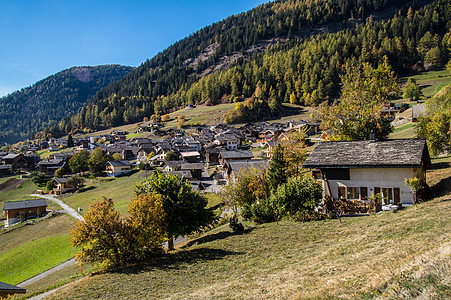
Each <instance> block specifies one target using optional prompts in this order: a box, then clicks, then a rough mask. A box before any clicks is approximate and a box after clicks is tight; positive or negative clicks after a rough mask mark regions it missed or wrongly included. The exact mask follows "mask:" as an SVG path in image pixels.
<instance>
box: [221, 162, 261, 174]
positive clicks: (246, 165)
mask: <svg viewBox="0 0 451 300" xmlns="http://www.w3.org/2000/svg"><path fill="white" fill-rule="evenodd" d="M226 166H229V167H230V168H231V169H232V170H233V171H234V172H238V171H242V172H243V171H245V170H249V169H257V170H262V169H265V168H266V167H267V166H268V160H266V159H251V160H247V161H230V162H227V163H226Z"/></svg>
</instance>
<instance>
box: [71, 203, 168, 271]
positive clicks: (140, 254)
mask: <svg viewBox="0 0 451 300" xmlns="http://www.w3.org/2000/svg"><path fill="white" fill-rule="evenodd" d="M128 212H129V216H128V217H126V218H123V217H121V215H120V214H119V212H118V211H116V210H115V208H114V202H113V200H112V199H110V198H104V199H103V200H101V201H98V202H94V203H93V204H91V205H90V207H89V210H88V211H87V212H86V214H85V216H84V221H78V222H77V223H76V224H75V227H74V228H73V229H72V230H71V235H72V238H71V243H72V245H73V246H74V247H78V248H80V252H79V253H77V255H76V259H77V260H79V261H80V262H81V263H87V262H91V263H98V264H99V265H100V266H102V267H115V266H119V265H123V264H125V263H129V262H134V261H139V260H142V259H144V258H146V257H149V256H151V255H154V254H156V253H160V252H161V251H162V246H161V244H162V242H163V239H164V235H163V233H164V232H165V228H166V214H165V212H164V210H163V204H162V197H161V196H159V195H156V194H147V195H140V196H138V197H135V198H134V199H133V200H132V201H131V203H130V205H129V208H128Z"/></svg>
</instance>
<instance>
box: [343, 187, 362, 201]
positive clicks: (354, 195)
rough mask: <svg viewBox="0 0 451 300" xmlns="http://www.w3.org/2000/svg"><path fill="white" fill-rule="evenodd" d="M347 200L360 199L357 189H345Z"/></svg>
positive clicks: (358, 189)
mask: <svg viewBox="0 0 451 300" xmlns="http://www.w3.org/2000/svg"><path fill="white" fill-rule="evenodd" d="M346 195H347V197H346V198H347V199H360V188H359V187H347V194H346Z"/></svg>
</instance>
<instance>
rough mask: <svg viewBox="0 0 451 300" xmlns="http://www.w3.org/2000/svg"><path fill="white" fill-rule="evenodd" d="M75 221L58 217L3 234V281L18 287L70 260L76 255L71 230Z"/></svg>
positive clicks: (0, 257)
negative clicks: (71, 241)
mask: <svg viewBox="0 0 451 300" xmlns="http://www.w3.org/2000/svg"><path fill="white" fill-rule="evenodd" d="M73 224H74V220H73V218H71V217H70V216H68V215H59V216H56V217H53V218H50V219H46V220H43V221H41V222H38V223H34V224H32V225H23V226H19V227H17V228H14V229H13V230H8V231H1V232H0V265H1V266H2V267H1V268H0V281H2V282H8V283H10V284H18V283H20V282H22V281H25V280H27V279H29V278H31V277H33V276H35V275H38V274H40V273H42V272H44V271H46V270H48V269H51V268H53V267H55V266H57V265H59V264H61V263H63V262H65V261H67V260H69V259H71V258H72V257H73V256H74V255H75V252H76V249H74V248H72V247H71V246H70V244H69V238H70V235H69V232H68V230H69V229H70V228H71V227H72V226H73Z"/></svg>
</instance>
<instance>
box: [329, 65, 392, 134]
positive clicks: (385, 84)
mask: <svg viewBox="0 0 451 300" xmlns="http://www.w3.org/2000/svg"><path fill="white" fill-rule="evenodd" d="M341 79H342V84H343V86H342V89H341V98H340V101H339V102H338V103H335V104H334V105H332V106H329V105H324V106H323V107H322V108H321V115H322V119H323V122H322V127H323V128H324V129H329V130H332V132H333V134H332V135H331V137H332V139H334V140H366V139H369V138H370V133H371V132H373V133H374V134H375V137H376V138H377V139H386V138H387V137H388V135H389V134H390V132H391V131H392V130H393V127H392V126H391V124H390V121H388V120H387V119H386V118H385V117H384V116H383V115H382V108H383V107H384V105H387V104H388V102H389V99H390V97H391V96H392V95H394V94H396V93H397V92H398V83H397V80H396V77H395V75H394V72H393V71H392V69H391V67H390V65H389V64H388V60H387V58H386V57H385V59H384V62H383V63H382V64H380V65H379V67H378V68H377V69H374V68H373V67H371V65H370V64H368V63H364V64H363V65H361V66H350V65H347V66H346V73H345V74H344V75H343V76H342V77H341Z"/></svg>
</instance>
